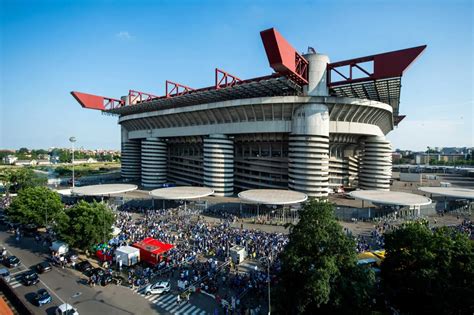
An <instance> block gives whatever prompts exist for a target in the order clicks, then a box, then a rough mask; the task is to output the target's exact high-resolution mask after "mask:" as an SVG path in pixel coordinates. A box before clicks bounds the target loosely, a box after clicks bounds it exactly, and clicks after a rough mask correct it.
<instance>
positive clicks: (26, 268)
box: [2, 245, 66, 304]
mask: <svg viewBox="0 0 474 315" xmlns="http://www.w3.org/2000/svg"><path fill="white" fill-rule="evenodd" d="M2 246H3V247H5V249H7V251H8V252H10V253H11V254H13V252H12V251H11V250H10V249H8V248H7V247H6V246H5V245H2ZM14 256H17V255H14ZM17 257H18V256H17ZM20 267H24V268H25V270H28V267H26V266H25V265H24V264H23V263H20ZM25 270H22V271H20V272H23V271H25ZM39 282H41V283H42V284H43V285H44V286H45V287H46V288H47V289H48V290H49V291H50V292H51V293H52V294H54V295H55V296H56V297H57V298H58V300H59V301H61V302H62V303H63V304H64V303H66V302H64V300H63V299H61V297H60V296H59V295H58V294H57V293H56V292H54V291H53V290H52V289H51V288H50V287H48V285H46V283H44V281H43V280H41V278H39ZM15 285H16V284H15ZM19 286H21V284H20V285H18V286H16V287H17V288H18V287H19ZM13 288H15V287H13Z"/></svg>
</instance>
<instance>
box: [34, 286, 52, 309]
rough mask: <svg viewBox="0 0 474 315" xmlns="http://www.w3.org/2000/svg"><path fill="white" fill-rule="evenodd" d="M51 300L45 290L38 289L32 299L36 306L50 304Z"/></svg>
mask: <svg viewBox="0 0 474 315" xmlns="http://www.w3.org/2000/svg"><path fill="white" fill-rule="evenodd" d="M52 300H53V298H52V297H51V295H50V294H49V292H48V291H46V289H39V290H38V292H36V293H35V296H34V297H33V301H34V302H35V304H36V305H37V306H41V305H45V304H48V303H51V301H52Z"/></svg>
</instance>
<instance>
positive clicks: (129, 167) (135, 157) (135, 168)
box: [121, 139, 141, 179]
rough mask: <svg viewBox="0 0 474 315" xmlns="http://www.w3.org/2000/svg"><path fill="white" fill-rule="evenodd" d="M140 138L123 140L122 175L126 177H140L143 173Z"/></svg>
mask: <svg viewBox="0 0 474 315" xmlns="http://www.w3.org/2000/svg"><path fill="white" fill-rule="evenodd" d="M140 142H141V141H140V140H139V139H133V140H126V141H123V142H122V155H121V162H122V168H121V176H122V177H123V178H126V179H139V178H140V173H141V165H140V164H141V163H140V162H141V156H140V151H141V148H140V145H141V144H140Z"/></svg>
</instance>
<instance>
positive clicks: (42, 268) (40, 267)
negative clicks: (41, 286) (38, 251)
mask: <svg viewBox="0 0 474 315" xmlns="http://www.w3.org/2000/svg"><path fill="white" fill-rule="evenodd" d="M52 269H53V268H52V266H51V264H50V263H49V262H47V261H43V262H42V263H39V264H37V265H36V270H37V271H38V273H45V272H48V271H51V270H52Z"/></svg>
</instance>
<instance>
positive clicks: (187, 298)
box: [186, 292, 191, 303]
mask: <svg viewBox="0 0 474 315" xmlns="http://www.w3.org/2000/svg"><path fill="white" fill-rule="evenodd" d="M190 295H191V292H188V294H186V303H189V296H190Z"/></svg>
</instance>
